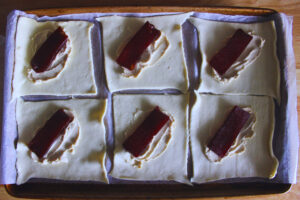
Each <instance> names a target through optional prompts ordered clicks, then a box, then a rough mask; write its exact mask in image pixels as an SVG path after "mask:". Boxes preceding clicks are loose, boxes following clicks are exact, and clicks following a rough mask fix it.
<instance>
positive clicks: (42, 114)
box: [16, 99, 107, 184]
mask: <svg viewBox="0 0 300 200" xmlns="http://www.w3.org/2000/svg"><path fill="white" fill-rule="evenodd" d="M106 104H107V101H106V100H96V99H86V100H83V99H73V100H51V101H39V102H25V101H23V100H22V99H18V101H17V108H16V119H17V125H18V133H19V138H18V143H17V163H16V167H17V184H21V183H24V182H26V181H27V180H28V179H29V178H32V177H34V178H49V179H60V180H84V181H88V180H94V181H102V182H107V175H106V169H105V167H104V162H105V157H106V145H105V127H104V122H103V117H104V115H105V112H106ZM59 108H68V109H69V110H71V111H72V113H73V115H74V119H77V121H78V123H79V136H78V139H77V142H76V143H75V145H74V146H73V151H72V152H66V155H65V158H66V159H64V160H63V161H57V162H55V163H51V164H42V163H40V162H37V161H34V160H33V159H32V158H31V156H30V153H31V152H30V150H29V149H28V146H27V144H28V143H29V142H30V141H31V139H32V138H33V137H34V136H35V133H36V130H37V129H39V128H40V127H41V126H42V125H43V124H44V123H45V122H46V121H47V120H48V119H49V118H50V117H51V116H52V114H53V113H54V112H56V110H58V109H59Z"/></svg>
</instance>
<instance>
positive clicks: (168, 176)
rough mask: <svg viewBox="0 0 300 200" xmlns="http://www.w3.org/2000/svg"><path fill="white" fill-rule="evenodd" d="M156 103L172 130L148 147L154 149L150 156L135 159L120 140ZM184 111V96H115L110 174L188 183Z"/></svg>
mask: <svg viewBox="0 0 300 200" xmlns="http://www.w3.org/2000/svg"><path fill="white" fill-rule="evenodd" d="M156 106H159V108H160V109H161V110H162V111H163V112H165V113H168V115H169V116H171V118H172V119H173V120H174V121H173V123H172V125H171V132H164V135H163V136H162V137H161V139H160V140H159V142H158V145H157V146H155V148H154V149H151V148H150V150H153V152H152V154H151V155H150V156H149V157H146V156H145V157H144V158H145V159H137V158H135V157H133V156H132V155H131V154H130V153H129V152H128V151H126V150H125V149H124V148H123V142H124V141H125V140H126V139H127V137H128V136H129V135H131V134H132V132H133V131H134V130H135V129H136V128H137V127H138V126H139V125H140V124H141V123H142V121H143V120H144V119H145V118H146V116H147V115H148V114H149V113H150V112H151V111H152V110H153V109H154V107H156ZM187 110H188V97H187V95H114V96H113V114H114V131H115V150H114V159H113V169H112V171H111V173H110V174H111V176H113V177H115V178H119V179H128V180H151V181H154V180H168V181H169V180H174V181H178V182H183V183H188V182H189V181H188V179H187V149H188V136H187V120H188V119H187ZM169 133H170V135H171V137H169V136H168V135H169ZM164 136H167V137H164ZM153 141H155V138H154V139H153V140H152V142H153ZM151 145H152V143H150V145H149V146H151ZM138 158H140V157H138Z"/></svg>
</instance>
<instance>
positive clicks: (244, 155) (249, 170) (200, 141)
mask: <svg viewBox="0 0 300 200" xmlns="http://www.w3.org/2000/svg"><path fill="white" fill-rule="evenodd" d="M235 105H238V106H240V107H251V112H253V114H254V116H255V123H254V124H252V125H251V123H249V124H248V126H245V129H244V131H243V132H242V133H240V134H241V135H240V136H239V138H238V139H237V140H236V142H235V144H234V145H233V146H232V148H231V150H230V151H231V153H230V154H228V155H227V156H226V157H224V158H223V159H222V160H221V161H218V158H217V157H215V156H214V153H212V152H211V151H210V152H206V150H207V149H206V147H207V142H208V141H209V139H210V138H212V137H213V135H214V134H215V133H216V131H217V130H218V129H219V128H220V126H221V125H222V124H223V122H224V119H226V117H227V115H228V113H229V112H230V110H231V109H232V108H233V107H234V106H235ZM253 121H254V119H253ZM190 123H191V124H190V134H191V150H192V160H193V177H192V182H195V183H203V182H207V181H214V180H220V179H225V178H237V177H266V178H273V177H274V176H275V175H276V172H277V167H278V161H277V159H276V157H275V155H274V153H273V147H272V140H273V134H274V126H275V112H274V102H273V99H272V98H271V97H261V96H238V95H228V96H225V95H207V94H198V93H197V94H196V102H195V104H194V105H193V107H192V112H191V122H190ZM250 127H251V128H250ZM251 129H253V131H251ZM207 154H209V155H207ZM208 156H209V158H208ZM216 160H217V162H216Z"/></svg>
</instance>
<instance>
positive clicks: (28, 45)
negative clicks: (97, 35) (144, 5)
mask: <svg viewBox="0 0 300 200" xmlns="http://www.w3.org/2000/svg"><path fill="white" fill-rule="evenodd" d="M58 26H60V27H62V28H63V30H64V32H65V33H66V34H67V35H68V38H69V40H70V47H71V50H70V53H69V54H68V58H67V60H66V63H65V67H64V68H63V69H62V71H61V72H60V73H59V74H58V75H57V76H56V77H55V78H53V79H48V80H46V81H41V82H37V81H36V82H33V81H32V80H30V79H29V78H28V71H29V70H30V69H31V65H30V61H31V59H32V58H33V56H34V54H35V51H34V50H33V49H34V48H33V46H34V43H35V41H34V40H33V38H35V36H36V35H37V34H41V33H42V31H46V30H50V31H51V32H53V31H54V30H55V29H56V28H57V27H58ZM93 26H94V24H93V23H90V22H85V21H64V22H56V21H47V22H37V21H36V20H34V19H31V18H27V17H22V16H21V17H19V19H18V23H17V29H16V44H15V67H14V73H13V97H14V98H15V97H19V96H23V95H83V94H84V95H95V94H97V87H96V83H95V78H94V64H93V57H92V49H91V45H92V44H91V30H92V27H93Z"/></svg>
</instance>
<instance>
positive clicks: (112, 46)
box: [97, 13, 190, 92]
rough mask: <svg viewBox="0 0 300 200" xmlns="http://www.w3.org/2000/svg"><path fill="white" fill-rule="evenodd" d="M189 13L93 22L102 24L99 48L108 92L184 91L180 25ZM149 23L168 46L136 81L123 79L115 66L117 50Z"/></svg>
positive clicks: (185, 72)
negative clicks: (102, 54) (101, 51)
mask: <svg viewBox="0 0 300 200" xmlns="http://www.w3.org/2000/svg"><path fill="white" fill-rule="evenodd" d="M189 16H190V13H186V14H179V15H165V16H154V17H143V18H142V17H121V16H108V17H100V18H97V20H98V21H99V22H101V24H102V39H103V40H102V41H103V42H102V45H103V52H104V67H105V73H106V81H107V85H108V88H109V90H110V91H111V92H115V91H120V90H127V89H159V90H162V89H178V90H181V91H186V90H187V89H188V86H189V80H188V73H187V68H186V63H185V59H184V54H183V43H182V28H181V25H182V24H183V23H184V22H185V21H186V19H187V18H188V17H189ZM146 21H149V22H150V23H151V24H153V25H154V26H155V28H157V29H158V30H160V31H161V32H162V33H163V34H165V36H166V37H167V40H168V42H169V47H168V48H167V50H166V52H165V53H164V54H163V55H162V56H161V57H160V59H159V60H157V61H156V62H155V63H153V64H150V65H149V66H146V67H144V68H143V69H142V70H141V72H140V73H139V74H138V76H137V77H129V78H128V77H125V76H123V75H122V68H121V66H119V65H118V63H117V62H116V59H117V57H118V56H119V55H118V49H120V48H121V46H122V45H124V44H127V42H128V41H129V40H130V39H131V38H132V36H133V35H134V34H135V33H136V32H137V31H138V30H139V29H140V28H141V26H142V25H143V24H144V23H145V22H146Z"/></svg>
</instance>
